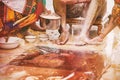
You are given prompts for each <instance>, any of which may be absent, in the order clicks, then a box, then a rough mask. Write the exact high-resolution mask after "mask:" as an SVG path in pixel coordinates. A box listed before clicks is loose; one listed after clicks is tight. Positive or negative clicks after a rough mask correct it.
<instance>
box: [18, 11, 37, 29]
mask: <svg viewBox="0 0 120 80" xmlns="http://www.w3.org/2000/svg"><path fill="white" fill-rule="evenodd" d="M28 16H29V17H28V18H27V19H25V20H24V21H22V22H21V23H20V24H18V28H23V27H24V26H27V25H29V24H32V23H33V22H35V21H36V20H37V18H36V14H34V13H33V14H30V15H28Z"/></svg>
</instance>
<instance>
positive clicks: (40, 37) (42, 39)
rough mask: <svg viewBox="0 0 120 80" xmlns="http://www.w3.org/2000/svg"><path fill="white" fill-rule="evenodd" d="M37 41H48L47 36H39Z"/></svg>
mask: <svg viewBox="0 0 120 80" xmlns="http://www.w3.org/2000/svg"><path fill="white" fill-rule="evenodd" d="M39 39H40V41H47V40H48V35H47V34H40V35H39Z"/></svg>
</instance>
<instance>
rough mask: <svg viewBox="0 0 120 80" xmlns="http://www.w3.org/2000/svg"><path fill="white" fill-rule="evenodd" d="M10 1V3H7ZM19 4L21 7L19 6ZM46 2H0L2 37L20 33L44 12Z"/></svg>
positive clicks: (15, 0)
mask: <svg viewBox="0 0 120 80" xmlns="http://www.w3.org/2000/svg"><path fill="white" fill-rule="evenodd" d="M7 1H8V2H7ZM17 4H19V5H17ZM45 4H46V0H2V2H0V29H1V28H2V31H0V36H4V35H7V34H9V33H11V32H15V31H17V32H18V31H19V30H20V29H21V28H24V27H26V26H28V25H30V24H32V23H34V22H35V21H36V20H38V17H39V15H40V14H41V13H42V12H43V11H44V7H45Z"/></svg>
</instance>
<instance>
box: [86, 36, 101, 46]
mask: <svg viewBox="0 0 120 80" xmlns="http://www.w3.org/2000/svg"><path fill="white" fill-rule="evenodd" d="M102 41H103V39H102V38H101V37H100V36H97V37H95V38H93V39H91V40H89V41H88V42H87V43H88V44H94V45H97V44H102Z"/></svg>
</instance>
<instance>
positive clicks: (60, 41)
mask: <svg viewBox="0 0 120 80" xmlns="http://www.w3.org/2000/svg"><path fill="white" fill-rule="evenodd" d="M68 40H69V32H67V31H66V32H62V33H61V35H60V37H59V39H58V40H57V41H56V44H59V45H64V44H65V43H66V42H67V41H68Z"/></svg>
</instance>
